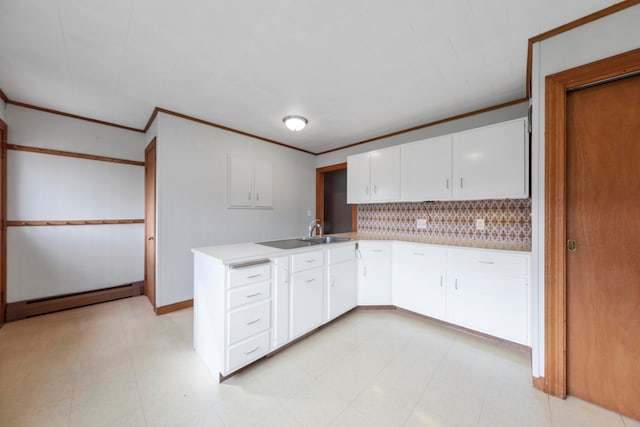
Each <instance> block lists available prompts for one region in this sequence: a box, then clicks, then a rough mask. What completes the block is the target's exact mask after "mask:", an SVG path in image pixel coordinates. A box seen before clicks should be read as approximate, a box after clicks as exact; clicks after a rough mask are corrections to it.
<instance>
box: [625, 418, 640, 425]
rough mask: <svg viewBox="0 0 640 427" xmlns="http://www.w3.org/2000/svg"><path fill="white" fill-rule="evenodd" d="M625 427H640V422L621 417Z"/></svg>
mask: <svg viewBox="0 0 640 427" xmlns="http://www.w3.org/2000/svg"><path fill="white" fill-rule="evenodd" d="M622 421H623V422H624V426H625V427H640V420H634V419H633V418H629V417H622Z"/></svg>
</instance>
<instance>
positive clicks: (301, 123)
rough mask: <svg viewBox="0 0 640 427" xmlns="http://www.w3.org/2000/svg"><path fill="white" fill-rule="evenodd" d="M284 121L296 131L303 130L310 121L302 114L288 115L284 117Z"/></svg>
mask: <svg viewBox="0 0 640 427" xmlns="http://www.w3.org/2000/svg"><path fill="white" fill-rule="evenodd" d="M282 122H283V123H284V125H285V126H286V127H288V128H289V130H292V131H294V132H298V131H301V130H302V129H304V127H305V126H306V125H307V123H309V121H308V120H307V119H305V118H304V117H302V116H287V117H285V118H284V119H282Z"/></svg>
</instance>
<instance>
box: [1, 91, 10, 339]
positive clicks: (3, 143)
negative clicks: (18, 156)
mask: <svg viewBox="0 0 640 427" xmlns="http://www.w3.org/2000/svg"><path fill="white" fill-rule="evenodd" d="M3 95H4V94H3ZM7 130H8V129H7V124H6V123H5V122H4V121H2V120H1V119H0V132H1V133H2V139H0V162H1V164H0V174H1V175H0V326H2V324H3V323H4V322H5V321H6V304H7V224H6V221H7Z"/></svg>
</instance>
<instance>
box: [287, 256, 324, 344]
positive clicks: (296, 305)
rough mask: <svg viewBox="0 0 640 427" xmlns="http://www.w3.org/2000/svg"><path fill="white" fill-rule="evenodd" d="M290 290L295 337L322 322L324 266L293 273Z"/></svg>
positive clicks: (291, 318) (291, 319) (292, 334)
mask: <svg viewBox="0 0 640 427" xmlns="http://www.w3.org/2000/svg"><path fill="white" fill-rule="evenodd" d="M290 292H291V298H290V301H289V303H290V305H289V310H290V311H289V314H290V325H291V334H290V335H291V338H292V339H293V338H297V337H299V336H300V335H303V334H305V333H307V332H309V331H311V330H312V329H315V328H317V327H318V326H320V325H321V324H322V306H323V303H322V297H323V285H322V267H316V268H312V269H309V270H305V271H301V272H299V273H294V274H292V275H291V288H290Z"/></svg>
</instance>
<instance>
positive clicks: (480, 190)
mask: <svg viewBox="0 0 640 427" xmlns="http://www.w3.org/2000/svg"><path fill="white" fill-rule="evenodd" d="M528 140H529V138H528V133H527V122H526V119H517V120H511V121H508V122H504V123H498V124H496V125H492V126H485V127H482V128H478V129H473V130H470V131H466V132H460V133H456V134H453V182H454V186H453V198H454V200H481V199H505V198H527V197H528V196H529V168H528V165H529V144H528Z"/></svg>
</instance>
